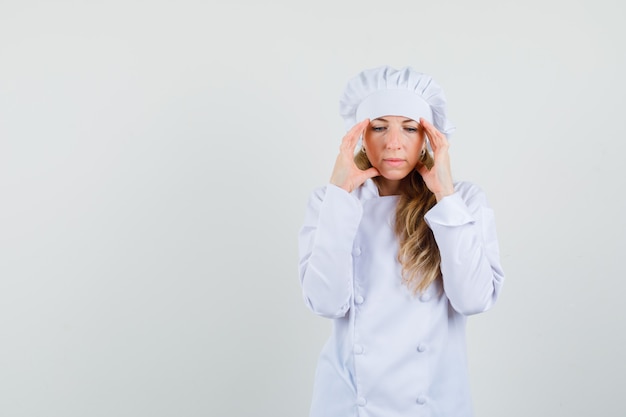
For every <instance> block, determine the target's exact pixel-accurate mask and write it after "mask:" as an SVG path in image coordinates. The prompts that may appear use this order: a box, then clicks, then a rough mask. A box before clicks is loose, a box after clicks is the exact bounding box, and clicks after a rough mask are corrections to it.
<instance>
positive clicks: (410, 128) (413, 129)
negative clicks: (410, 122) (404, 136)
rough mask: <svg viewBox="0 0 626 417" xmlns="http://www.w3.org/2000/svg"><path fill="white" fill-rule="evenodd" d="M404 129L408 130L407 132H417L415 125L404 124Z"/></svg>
mask: <svg viewBox="0 0 626 417" xmlns="http://www.w3.org/2000/svg"><path fill="white" fill-rule="evenodd" d="M404 130H406V131H407V132H409V133H415V132H417V128H416V127H411V126H406V127H405V128H404Z"/></svg>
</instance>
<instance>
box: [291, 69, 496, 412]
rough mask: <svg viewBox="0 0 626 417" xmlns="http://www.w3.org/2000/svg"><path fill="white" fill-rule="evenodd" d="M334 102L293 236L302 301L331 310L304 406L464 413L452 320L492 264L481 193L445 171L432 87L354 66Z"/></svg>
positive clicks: (464, 388)
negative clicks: (330, 140)
mask: <svg viewBox="0 0 626 417" xmlns="http://www.w3.org/2000/svg"><path fill="white" fill-rule="evenodd" d="M340 112H341V116H342V117H343V118H344V121H345V122H346V125H347V126H349V127H350V129H349V131H348V133H347V134H346V135H345V136H344V138H343V140H342V143H341V146H340V151H339V155H338V156H337V159H336V163H335V166H334V170H333V172H332V175H331V177H330V182H329V184H327V185H326V186H323V187H320V188H318V189H316V190H314V192H313V193H312V195H311V197H310V199H309V202H308V206H307V208H306V214H305V219H304V224H303V226H302V228H301V230H300V233H299V236H298V243H299V257H300V261H299V275H300V282H301V285H302V290H303V296H304V300H305V303H306V305H307V306H308V307H309V308H310V309H311V310H312V311H313V312H314V313H315V314H318V315H320V316H323V317H327V318H330V319H332V320H333V326H332V333H331V335H330V338H329V340H328V341H327V343H326V344H325V346H324V347H323V349H322V352H321V354H320V357H319V361H318V365H317V370H316V373H315V387H314V392H313V399H312V404H311V414H310V416H311V417H356V416H360V417H407V416H431V417H443V416H445V417H466V416H471V415H472V408H471V399H470V390H469V383H468V380H469V378H468V366H467V359H466V341H465V324H466V319H467V316H469V315H472V314H476V313H480V312H484V311H486V310H487V309H489V308H490V307H492V306H493V305H494V303H495V301H496V299H497V297H498V293H499V292H500V290H501V288H502V283H503V279H504V274H503V271H502V268H501V266H500V261H499V253H498V241H497V237H496V228H495V222H494V215H493V212H492V209H491V208H490V207H489V205H488V203H487V200H486V198H485V195H484V193H483V192H482V190H481V189H480V188H479V187H477V186H476V185H473V184H471V183H469V182H454V181H453V179H452V175H451V171H450V159H449V154H448V141H447V138H446V135H447V134H449V133H451V132H452V131H453V130H454V128H453V126H452V124H451V123H450V122H449V121H448V119H447V117H446V100H445V97H444V94H443V91H442V90H441V88H440V87H439V86H438V85H437V84H436V83H435V81H434V80H433V79H432V78H431V77H430V76H428V75H426V74H422V73H419V72H416V71H414V70H413V69H411V68H409V67H406V68H402V69H399V70H396V69H394V68H391V67H388V66H383V67H379V68H374V69H368V70H365V71H363V72H361V73H360V74H358V75H357V76H355V77H354V78H352V79H351V80H349V82H348V84H347V86H346V88H345V90H344V93H343V96H342V98H341V100H340Z"/></svg>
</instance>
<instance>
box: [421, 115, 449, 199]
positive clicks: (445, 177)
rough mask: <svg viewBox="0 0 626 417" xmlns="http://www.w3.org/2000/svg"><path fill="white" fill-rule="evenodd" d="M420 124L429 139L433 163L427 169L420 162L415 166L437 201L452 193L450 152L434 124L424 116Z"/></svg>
mask: <svg viewBox="0 0 626 417" xmlns="http://www.w3.org/2000/svg"><path fill="white" fill-rule="evenodd" d="M420 124H421V125H422V127H424V131H425V132H426V136H428V139H429V140H430V146H431V147H432V149H433V158H434V160H435V164H434V165H433V166H432V168H431V169H428V168H427V167H426V166H425V165H424V164H422V163H421V162H418V163H417V166H416V167H415V168H416V169H417V171H418V172H419V173H420V174H421V176H422V178H423V179H424V182H425V183H426V186H427V187H428V189H429V190H430V191H432V192H433V194H435V197H436V198H437V201H440V200H441V199H442V198H444V197H445V196H448V195H451V194H454V184H453V183H452V173H451V171H450V154H449V153H448V148H449V145H448V139H446V136H445V135H444V134H443V133H441V132H440V131H438V130H437V129H436V128H435V126H433V125H432V124H431V123H429V122H428V120H426V119H424V118H420Z"/></svg>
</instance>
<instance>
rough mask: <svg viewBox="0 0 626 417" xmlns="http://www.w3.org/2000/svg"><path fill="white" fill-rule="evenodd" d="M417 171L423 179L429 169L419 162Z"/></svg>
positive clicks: (416, 166)
mask: <svg viewBox="0 0 626 417" xmlns="http://www.w3.org/2000/svg"><path fill="white" fill-rule="evenodd" d="M415 169H416V170H417V172H419V173H420V175H421V176H422V177H423V176H424V175H426V174H428V172H429V170H428V167H427V166H426V165H424V164H423V163H421V162H419V161H418V162H417V165H415Z"/></svg>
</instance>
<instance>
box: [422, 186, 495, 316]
mask: <svg viewBox="0 0 626 417" xmlns="http://www.w3.org/2000/svg"><path fill="white" fill-rule="evenodd" d="M455 188H456V190H457V191H456V192H455V193H454V194H452V195H450V196H447V197H445V198H443V199H442V200H441V201H439V202H438V203H437V204H436V205H435V206H434V207H433V208H431V209H430V210H429V211H428V213H426V216H425V220H426V222H427V223H428V225H429V226H430V228H431V230H432V231H433V234H434V236H435V240H436V241H437V246H438V247H439V252H440V254H441V274H442V277H443V287H444V291H445V293H446V296H447V297H448V299H449V300H450V303H451V304H452V307H453V308H454V309H455V310H456V311H458V312H459V313H461V314H464V315H470V314H476V313H480V312H483V311H486V310H488V309H489V308H491V307H492V306H493V304H494V303H495V302H496V299H497V298H498V294H499V293H500V290H501V288H502V284H503V281H504V272H503V270H502V267H501V265H500V254H499V246H498V239H497V236H496V225H495V218H494V214H493V210H492V209H491V208H490V207H489V205H488V203H487V199H486V196H485V194H484V193H483V191H482V190H481V189H480V188H479V187H477V186H476V185H473V184H470V183H458V184H456V187H455Z"/></svg>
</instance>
